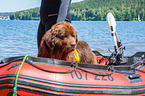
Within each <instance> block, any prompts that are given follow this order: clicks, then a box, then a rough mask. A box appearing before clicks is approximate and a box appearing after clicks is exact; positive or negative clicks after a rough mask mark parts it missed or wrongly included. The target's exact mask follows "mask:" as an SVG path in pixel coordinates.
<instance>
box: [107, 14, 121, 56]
mask: <svg viewBox="0 0 145 96" xmlns="http://www.w3.org/2000/svg"><path fill="white" fill-rule="evenodd" d="M106 19H107V26H108V28H109V29H110V32H111V34H112V37H113V39H114V44H115V45H114V48H115V52H116V54H118V44H117V42H119V41H120V40H119V38H118V37H117V33H116V21H115V18H114V16H113V15H112V14H111V13H108V14H107V18H106Z"/></svg>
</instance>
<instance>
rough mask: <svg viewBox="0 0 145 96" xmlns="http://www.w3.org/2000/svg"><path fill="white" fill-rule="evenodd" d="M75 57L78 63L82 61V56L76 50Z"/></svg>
mask: <svg viewBox="0 0 145 96" xmlns="http://www.w3.org/2000/svg"><path fill="white" fill-rule="evenodd" d="M74 57H75V60H76V61H77V62H79V61H80V56H79V54H78V52H77V50H76V49H75V54H74Z"/></svg>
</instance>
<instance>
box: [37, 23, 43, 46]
mask: <svg viewBox="0 0 145 96" xmlns="http://www.w3.org/2000/svg"><path fill="white" fill-rule="evenodd" d="M44 34H45V27H44V26H43V24H42V23H41V21H40V23H39V27H38V32H37V45H38V48H39V46H40V43H41V40H42V37H43V35H44Z"/></svg>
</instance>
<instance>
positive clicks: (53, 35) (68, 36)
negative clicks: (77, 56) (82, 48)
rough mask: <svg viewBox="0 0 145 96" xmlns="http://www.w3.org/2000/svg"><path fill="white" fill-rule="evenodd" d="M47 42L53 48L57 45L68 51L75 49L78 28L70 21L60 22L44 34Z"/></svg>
mask: <svg viewBox="0 0 145 96" xmlns="http://www.w3.org/2000/svg"><path fill="white" fill-rule="evenodd" d="M44 40H45V43H46V45H47V46H48V47H50V48H51V49H53V48H54V47H55V49H56V48H58V49H61V50H62V51H63V52H65V53H67V52H70V51H73V50H75V47H76V44H77V41H78V38H77V32H76V29H75V28H74V27H73V25H72V24H70V23H68V22H60V23H57V24H55V25H53V26H52V28H51V29H50V30H49V31H48V32H46V34H45V35H44Z"/></svg>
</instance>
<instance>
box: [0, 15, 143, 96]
mask: <svg viewBox="0 0 145 96" xmlns="http://www.w3.org/2000/svg"><path fill="white" fill-rule="evenodd" d="M107 24H108V27H109V29H110V31H111V34H112V37H113V39H114V43H115V44H114V49H115V51H114V52H112V53H111V55H110V56H103V55H101V54H100V53H99V52H98V51H94V53H95V54H96V60H97V63H98V64H87V63H79V62H68V61H63V60H57V59H51V58H40V57H31V56H29V55H26V56H18V57H10V58H5V59H2V60H1V62H0V96H56V95H59V96H81V95H83V96H84V95H87V96H93V95H94V96H98V95H100V96H102V95H107V96H109V95H110V96H112V95H113V96H114V95H115V96H120V95H123V96H125V95H126V96H131V95H133V96H135V95H136V96H138V95H142V96H145V52H137V53H136V54H134V55H133V56H124V55H123V52H124V49H125V48H124V47H123V45H122V44H121V41H120V40H119V38H118V36H117V33H116V31H115V27H116V22H115V19H114V17H113V15H112V14H111V13H108V15H107ZM78 61H79V60H78Z"/></svg>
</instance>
